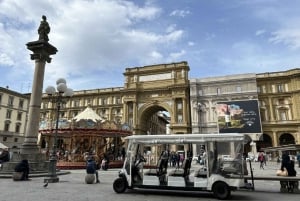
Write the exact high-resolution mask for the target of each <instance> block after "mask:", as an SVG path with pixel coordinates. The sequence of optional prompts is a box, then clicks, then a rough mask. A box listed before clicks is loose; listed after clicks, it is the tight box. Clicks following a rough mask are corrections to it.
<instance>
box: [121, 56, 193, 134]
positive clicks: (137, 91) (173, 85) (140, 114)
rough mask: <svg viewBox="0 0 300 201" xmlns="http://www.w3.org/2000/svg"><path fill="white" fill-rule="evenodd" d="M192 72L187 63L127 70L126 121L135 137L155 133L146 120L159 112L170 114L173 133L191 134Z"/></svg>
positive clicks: (125, 87) (124, 109)
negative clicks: (190, 92) (190, 82)
mask: <svg viewBox="0 0 300 201" xmlns="http://www.w3.org/2000/svg"><path fill="white" fill-rule="evenodd" d="M189 70H190V69H189V66H188V63H187V62H185V61H183V62H178V63H169V64H159V65H151V66H144V67H134V68H126V70H125V72H124V76H125V84H124V91H123V93H124V94H123V103H124V105H123V107H124V108H123V111H124V113H123V114H124V115H123V118H124V119H123V122H128V124H129V125H130V126H131V128H132V130H133V133H134V134H141V135H143V134H155V133H152V132H151V127H150V128H149V126H148V124H147V123H148V122H147V121H148V119H149V117H151V116H152V115H153V114H155V113H157V112H158V111H165V112H167V113H168V114H169V116H170V124H169V132H170V133H173V134H177V133H190V132H191V128H190V121H191V120H190V100H189V97H190V96H189V91H190V89H189V77H188V72H189Z"/></svg>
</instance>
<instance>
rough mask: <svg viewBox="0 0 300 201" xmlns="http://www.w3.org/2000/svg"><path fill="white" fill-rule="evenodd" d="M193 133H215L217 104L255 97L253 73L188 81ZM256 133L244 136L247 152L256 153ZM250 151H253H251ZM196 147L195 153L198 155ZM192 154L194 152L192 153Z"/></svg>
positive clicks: (255, 88)
mask: <svg viewBox="0 0 300 201" xmlns="http://www.w3.org/2000/svg"><path fill="white" fill-rule="evenodd" d="M190 97H191V117H192V131H193V133H219V128H218V113H217V104H218V103H219V102H226V101H245V100H255V99H257V98H258V94H257V84H256V75H255V74H239V75H228V76H218V77H208V78H198V79H191V80H190ZM257 135H259V134H251V133H248V134H247V138H248V140H247V141H248V143H247V149H248V151H253V152H256V149H255V147H250V144H251V145H254V143H253V142H254V141H256V140H258V137H257ZM252 148H254V149H253V150H252ZM198 149H200V147H198V148H197V150H196V153H199V150H198ZM194 152H195V150H194Z"/></svg>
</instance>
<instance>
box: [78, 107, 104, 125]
mask: <svg viewBox="0 0 300 201" xmlns="http://www.w3.org/2000/svg"><path fill="white" fill-rule="evenodd" d="M73 120H74V121H77V122H78V121H80V120H92V121H93V122H97V121H104V119H103V118H102V117H100V116H99V115H98V114H97V113H96V112H95V111H94V110H93V109H92V108H90V107H87V108H85V110H83V111H82V112H81V113H79V114H78V115H77V116H75V117H74V118H73Z"/></svg>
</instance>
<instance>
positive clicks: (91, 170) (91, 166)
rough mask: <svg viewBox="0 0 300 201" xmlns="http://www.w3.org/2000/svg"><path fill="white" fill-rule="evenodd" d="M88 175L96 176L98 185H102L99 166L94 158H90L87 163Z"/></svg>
mask: <svg viewBox="0 0 300 201" xmlns="http://www.w3.org/2000/svg"><path fill="white" fill-rule="evenodd" d="M86 173H87V174H95V176H96V183H100V180H99V175H98V165H97V163H96V161H95V159H94V158H93V157H88V160H87V163H86Z"/></svg>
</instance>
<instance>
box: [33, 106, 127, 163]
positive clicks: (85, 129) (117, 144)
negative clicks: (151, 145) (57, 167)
mask: <svg viewBox="0 0 300 201" xmlns="http://www.w3.org/2000/svg"><path fill="white" fill-rule="evenodd" d="M129 135H132V132H131V131H130V130H129V127H128V126H127V125H126V124H117V123H116V122H114V121H108V120H104V119H103V118H102V117H100V116H99V115H97V114H96V112H95V111H94V110H92V109H91V108H90V107H87V108H86V109H85V110H84V111H82V112H81V113H80V114H78V115H77V116H75V117H74V118H73V119H72V120H71V121H70V120H69V121H68V120H66V119H60V120H59V123H58V130H56V129H55V122H51V121H50V122H47V121H41V124H40V129H39V140H38V143H39V145H40V147H41V149H42V152H44V153H45V154H47V155H48V154H49V152H50V151H51V150H52V148H53V145H54V141H55V136H56V140H57V141H56V142H57V143H56V145H57V146H56V150H57V152H56V153H57V156H58V163H60V162H85V160H86V156H87V155H88V154H91V153H92V154H93V155H94V156H95V157H96V158H97V159H98V160H99V162H100V160H101V159H103V158H107V159H109V161H111V162H113V161H122V159H123V158H124V156H125V141H124V137H126V136H129Z"/></svg>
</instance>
